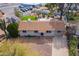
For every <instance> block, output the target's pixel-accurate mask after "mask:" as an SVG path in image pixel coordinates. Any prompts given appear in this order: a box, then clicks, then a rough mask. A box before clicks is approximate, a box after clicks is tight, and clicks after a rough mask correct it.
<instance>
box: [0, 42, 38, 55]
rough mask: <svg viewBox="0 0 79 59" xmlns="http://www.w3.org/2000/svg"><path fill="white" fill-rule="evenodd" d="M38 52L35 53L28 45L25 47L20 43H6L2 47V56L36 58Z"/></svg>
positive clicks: (0, 52) (0, 49) (0, 51)
mask: <svg viewBox="0 0 79 59" xmlns="http://www.w3.org/2000/svg"><path fill="white" fill-rule="evenodd" d="M36 55H39V53H38V52H37V51H33V50H32V49H31V48H30V47H29V46H28V45H26V46H24V45H23V44H21V43H20V42H18V41H15V42H13V43H12V42H11V41H5V42H3V43H2V45H1V46H0V56H36Z"/></svg>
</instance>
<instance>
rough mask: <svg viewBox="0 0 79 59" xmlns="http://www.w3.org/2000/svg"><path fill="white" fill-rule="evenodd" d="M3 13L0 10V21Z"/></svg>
mask: <svg viewBox="0 0 79 59" xmlns="http://www.w3.org/2000/svg"><path fill="white" fill-rule="evenodd" d="M3 15H4V13H3V12H2V11H1V10H0V19H3Z"/></svg>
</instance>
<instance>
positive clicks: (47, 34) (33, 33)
mask: <svg viewBox="0 0 79 59" xmlns="http://www.w3.org/2000/svg"><path fill="white" fill-rule="evenodd" d="M41 33H43V34H44V35H43V36H60V35H61V36H62V35H63V33H64V31H61V32H60V33H57V31H51V33H47V32H39V31H38V32H37V33H35V32H34V31H27V32H26V33H24V32H23V31H19V35H20V36H29V35H30V36H42V35H41Z"/></svg>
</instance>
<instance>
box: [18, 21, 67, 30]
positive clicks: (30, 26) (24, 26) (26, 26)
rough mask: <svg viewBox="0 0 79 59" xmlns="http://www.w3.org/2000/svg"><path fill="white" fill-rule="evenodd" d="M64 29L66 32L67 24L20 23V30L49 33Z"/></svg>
mask: <svg viewBox="0 0 79 59" xmlns="http://www.w3.org/2000/svg"><path fill="white" fill-rule="evenodd" d="M55 29H62V30H65V24H64V22H62V21H52V22H50V21H30V22H20V24H19V30H38V31H47V30H55Z"/></svg>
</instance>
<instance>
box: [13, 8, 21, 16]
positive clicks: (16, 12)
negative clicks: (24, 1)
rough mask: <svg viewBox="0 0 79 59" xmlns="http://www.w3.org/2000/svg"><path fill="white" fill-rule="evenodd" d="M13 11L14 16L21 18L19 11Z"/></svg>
mask: <svg viewBox="0 0 79 59" xmlns="http://www.w3.org/2000/svg"><path fill="white" fill-rule="evenodd" d="M14 11H15V16H17V17H21V12H20V11H18V10H17V9H16V8H15V9H14Z"/></svg>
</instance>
